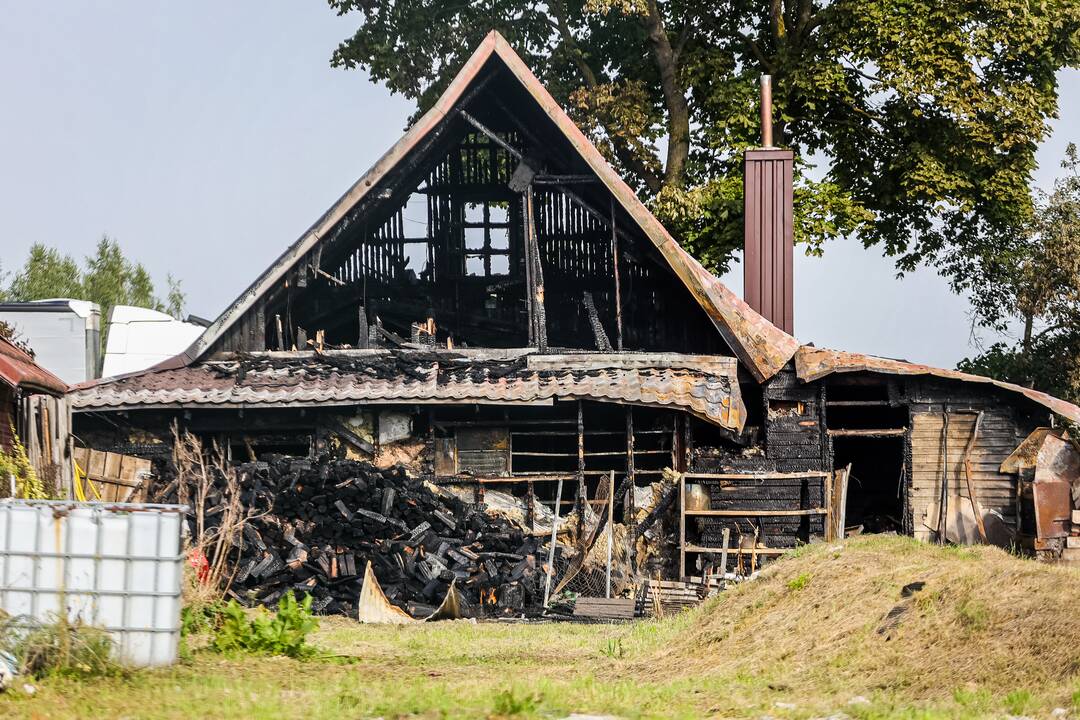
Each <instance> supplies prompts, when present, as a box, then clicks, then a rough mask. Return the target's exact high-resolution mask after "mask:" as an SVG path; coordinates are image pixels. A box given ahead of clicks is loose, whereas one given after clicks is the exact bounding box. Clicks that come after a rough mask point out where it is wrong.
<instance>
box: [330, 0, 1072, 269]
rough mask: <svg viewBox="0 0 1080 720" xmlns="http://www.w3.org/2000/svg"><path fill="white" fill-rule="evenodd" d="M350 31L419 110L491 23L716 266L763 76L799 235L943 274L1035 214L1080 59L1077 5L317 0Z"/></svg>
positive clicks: (727, 252) (924, 0)
mask: <svg viewBox="0 0 1080 720" xmlns="http://www.w3.org/2000/svg"><path fill="white" fill-rule="evenodd" d="M328 1H329V4H330V6H331V8H332V9H334V10H335V11H336V12H337V13H338V14H342V15H344V14H347V13H353V12H354V13H356V14H357V16H358V18H359V22H360V26H359V29H358V30H357V31H356V33H355V34H354V35H353V36H352V37H350V38H348V39H346V40H345V41H344V42H342V43H341V44H340V46H339V47H338V48H337V50H336V52H335V53H334V55H333V59H332V63H333V64H334V65H335V66H343V67H348V68H352V67H361V68H364V69H366V70H368V71H369V73H370V75H371V77H372V79H373V80H375V81H382V82H385V83H386V84H387V86H388V87H389V88H390V90H391V91H393V92H399V93H403V94H404V95H406V96H408V97H410V98H413V99H415V100H416V101H417V103H418V105H419V107H420V109H421V110H424V109H427V108H428V107H430V106H431V105H432V103H433V102H434V100H435V98H436V97H437V96H438V93H439V92H441V91H442V90H443V89H444V88H445V87H446V84H447V83H448V81H449V79H450V77H451V74H452V72H453V71H454V70H456V69H457V68H459V67H460V66H461V65H462V63H463V62H464V60H465V58H466V57H467V54H468V53H469V52H470V51H471V49H472V48H474V47H475V46H476V45H477V43H478V42H479V41H480V40H481V38H482V37H483V35H484V34H485V33H486V32H487V30H488V29H490V28H495V29H497V30H499V31H500V32H501V33H502V34H503V35H505V36H506V37H507V39H508V40H509V42H510V43H511V44H512V45H513V46H514V48H515V49H517V50H518V51H519V52H520V53H521V54H522V55H523V57H524V58H525V60H526V61H527V62H528V63H529V64H530V66H531V67H533V68H534V69H535V70H536V72H537V73H538V74H539V76H540V77H541V79H542V80H543V81H544V82H545V83H546V85H547V86H548V88H549V89H550V90H551V91H552V93H553V94H554V95H555V97H556V99H557V100H559V101H560V102H561V103H563V104H564V106H567V107H569V108H570V109H571V111H572V112H573V113H574V114H575V116H576V119H577V120H578V122H579V123H580V124H581V125H582V126H583V127H584V128H585V129H586V130H587V131H588V132H590V133H591V134H592V136H593V138H594V139H595V140H596V141H597V143H598V145H599V147H600V148H601V149H602V150H603V151H604V152H605V153H606V154H607V156H608V157H609V159H610V160H611V161H612V162H613V163H615V164H616V166H618V167H619V168H620V169H621V170H622V172H623V173H624V175H625V176H626V177H627V178H628V180H629V181H630V182H631V183H632V184H633V185H635V186H636V188H637V189H638V191H639V192H641V193H643V194H644V195H645V196H646V197H647V199H648V200H649V201H650V202H651V204H652V207H653V209H654V210H655V211H656V212H657V214H658V215H659V216H660V218H661V219H662V220H664V221H665V222H666V223H667V224H668V226H669V227H670V228H671V229H672V230H673V231H674V232H675V233H676V234H677V235H678V236H679V237H680V239H681V240H682V241H683V242H684V244H686V245H687V246H688V247H689V249H691V250H692V251H693V252H695V253H696V254H697V256H698V257H699V258H701V259H702V260H703V261H704V262H705V263H706V264H707V265H708V266H710V267H711V268H712V269H714V270H723V269H724V268H725V267H726V265H727V263H728V262H729V260H730V259H731V257H732V256H733V254H734V253H735V252H736V251H737V250H738V249H739V248H740V247H741V244H742V235H741V222H740V221H741V214H742V202H741V192H742V190H741V181H740V165H739V152H740V151H741V150H742V149H743V148H746V147H748V146H752V145H754V144H756V143H757V142H758V137H757V136H758V121H757V111H756V107H757V102H756V97H757V76H758V75H759V74H760V73H769V74H772V75H773V76H774V86H775V91H774V98H775V110H774V113H775V119H776V137H777V140H778V144H782V145H784V146H787V147H790V148H792V149H794V150H795V151H796V154H797V155H798V156H799V157H800V158H804V159H807V158H820V159H821V162H823V163H825V164H826V165H827V167H826V168H825V169H826V172H825V174H824V178H823V179H821V180H819V181H814V180H811V179H810V178H809V177H808V174H807V173H806V172H805V170H806V168H805V166H803V167H800V172H799V179H798V181H797V182H798V197H797V203H798V204H797V210H796V212H797V214H798V217H797V222H796V229H797V241H799V242H802V243H805V244H806V247H807V248H808V250H809V251H811V252H820V249H821V243H822V242H823V241H824V240H826V239H827V238H829V237H833V236H835V235H840V234H851V233H854V232H857V233H858V236H859V238H860V239H861V240H862V242H863V243H864V244H865V245H867V246H871V245H880V246H881V247H882V249H883V251H884V252H885V253H887V254H889V255H892V256H895V258H896V262H897V264H898V267H899V268H900V269H901V270H906V269H911V268H914V267H916V266H917V265H919V264H920V263H934V264H938V265H940V267H941V268H942V270H943V271H945V272H951V271H952V270H955V269H956V263H957V262H958V260H957V258H958V257H959V258H962V257H969V256H972V255H986V256H990V255H993V253H994V251H995V249H996V246H997V242H998V237H999V235H1000V232H1001V229H1002V228H1003V227H1007V226H1008V225H1009V224H1011V223H1013V222H1014V221H1015V219H1016V218H1018V217H1019V218H1026V217H1028V216H1029V215H1030V212H1031V204H1030V197H1029V193H1028V180H1029V176H1030V173H1031V171H1032V169H1033V167H1034V152H1035V147H1036V145H1037V144H1038V142H1039V141H1040V140H1041V139H1042V138H1043V137H1044V135H1045V134H1046V132H1047V119H1048V118H1051V117H1053V116H1054V115H1055V113H1056V110H1057V85H1056V79H1055V73H1056V72H1057V70H1058V69H1059V68H1061V67H1064V66H1073V65H1075V64H1076V63H1077V58H1078V55H1080V42H1078V37H1080V35H1078V32H1080V31H1078V28H1080V4H1078V3H1076V2H1075V0H1046V2H1042V3H1032V2H1030V1H1029V0H997V1H996V2H993V3H987V2H980V1H978V0H899V1H898V0H817V1H815V0H771V1H770V2H754V1H752V0H711V1H709V2H703V1H700V0H697V1H694V0H680V1H678V2H675V1H671V2H660V0H551V2H546V3H531V2H518V1H516V0H488V1H487V2H484V3H458V2H440V1H439V0H428V1H422V0H395V1H394V2H389V1H388V0H383V1H381V2H373V1H371V0H328Z"/></svg>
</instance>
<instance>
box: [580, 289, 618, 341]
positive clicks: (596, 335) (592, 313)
mask: <svg viewBox="0 0 1080 720" xmlns="http://www.w3.org/2000/svg"><path fill="white" fill-rule="evenodd" d="M582 302H583V303H584V305H585V312H586V314H588V316H589V327H591V328H592V333H593V339H594V340H595V341H596V349H597V350H599V351H600V352H611V351H612V347H611V341H610V340H608V336H607V333H606V332H605V331H604V326H603V325H602V324H601V323H600V316H599V314H598V313H597V312H596V302H595V301H593V296H592V293H591V292H586V293H584V294H583V296H582Z"/></svg>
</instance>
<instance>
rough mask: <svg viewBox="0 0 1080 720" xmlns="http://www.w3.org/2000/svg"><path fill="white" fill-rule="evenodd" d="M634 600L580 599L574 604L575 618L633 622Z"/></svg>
mask: <svg viewBox="0 0 1080 720" xmlns="http://www.w3.org/2000/svg"><path fill="white" fill-rule="evenodd" d="M635 604H636V603H635V602H634V599H633V598H593V597H579V598H578V599H577V602H575V603H574V617H576V618H590V619H594V620H633V619H634V605H635Z"/></svg>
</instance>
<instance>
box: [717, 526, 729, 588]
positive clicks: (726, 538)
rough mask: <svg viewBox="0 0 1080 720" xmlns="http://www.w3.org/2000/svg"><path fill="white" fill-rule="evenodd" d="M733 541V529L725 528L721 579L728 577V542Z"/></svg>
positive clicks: (721, 553) (721, 555)
mask: <svg viewBox="0 0 1080 720" xmlns="http://www.w3.org/2000/svg"><path fill="white" fill-rule="evenodd" d="M730 539H731V528H724V537H723V541H724V547H723V549H722V550H721V551H720V578H721V579H723V578H725V577H727V549H728V541H729V540H730Z"/></svg>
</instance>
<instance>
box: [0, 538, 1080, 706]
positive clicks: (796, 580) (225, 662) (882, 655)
mask: <svg viewBox="0 0 1080 720" xmlns="http://www.w3.org/2000/svg"><path fill="white" fill-rule="evenodd" d="M837 547H838V546H834V547H833V548H831V549H830V548H823V547H820V548H819V547H816V548H811V549H809V550H807V551H804V552H800V553H798V554H797V556H796V557H793V558H791V559H787V560H784V561H783V562H781V563H778V564H777V565H776V568H775V570H774V571H773V572H770V573H768V575H767V577H765V578H763V579H761V580H760V581H757V582H755V583H748V584H746V585H744V586H742V587H740V588H739V589H738V590H736V591H733V592H729V593H727V594H725V596H724V597H722V598H720V599H719V600H717V601H713V602H712V603H710V604H709V605H707V606H705V607H703V608H701V609H699V610H697V611H694V612H691V613H686V614H683V615H681V616H678V617H675V618H668V619H665V620H663V621H659V622H651V621H650V622H638V623H634V624H632V625H576V624H568V623H545V624H512V623H479V624H474V623H471V622H467V621H455V622H446V623H433V624H430V625H415V626H408V627H386V626H380V627H375V626H361V625H359V624H357V623H355V622H352V621H350V620H348V619H345V618H325V619H323V621H322V627H321V629H320V630H319V631H318V633H317V634H316V635H315V636H314V637H313V642H314V643H315V644H316V645H318V646H319V647H320V648H322V649H323V650H325V651H326V653H327V654H331V655H334V656H335V657H324V658H320V659H314V660H307V661H295V660H289V659H286V658H280V657H252V656H241V657H234V658H227V657H222V656H221V655H218V654H216V653H214V652H211V651H209V650H205V649H203V650H194V651H192V652H190V653H189V657H188V658H187V659H186V660H185V661H184V662H182V663H181V664H179V665H178V666H176V667H174V668H171V669H167V670H158V671H141V672H133V673H130V674H128V675H126V676H123V677H106V678H93V679H86V680H70V679H61V678H47V679H43V680H40V681H34V684H35V685H36V686H37V692H36V694H34V695H33V696H28V695H26V694H24V693H22V692H19V691H16V692H9V693H7V694H6V695H0V717H3V718H8V717H11V718H24V717H25V718H64V717H80V718H83V717H85V718H94V717H102V718H104V717H108V718H185V720H189V719H191V718H201V717H207V718H324V717H334V718H337V717H341V718H375V717H382V718H397V717H423V718H443V717H448V718H459V717H460V718H487V717H523V718H529V717H545V718H561V717H564V716H566V715H568V714H570V713H573V712H577V713H588V714H612V715H617V716H621V717H627V718H637V717H676V718H694V717H747V718H760V717H762V716H765V715H768V716H771V717H773V718H776V719H777V720H809V719H811V718H823V717H828V716H832V715H835V714H836V713H841V712H842V713H844V714H845V715H846V716H848V717H850V718H852V719H853V720H876V719H877V718H937V717H943V718H974V717H998V718H1000V717H1004V716H1006V715H1024V716H1030V717H1050V716H1051V714H1052V712H1053V711H1054V709H1055V708H1059V707H1060V708H1064V709H1065V710H1066V711H1067V713H1068V715H1069V716H1070V717H1072V716H1075V715H1076V714H1077V713H1080V708H1076V707H1074V706H1073V704H1074V703H1080V694H1077V693H1076V691H1077V689H1078V688H1080V685H1077V680H1076V672H1077V671H1078V669H1080V651H1070V650H1069V648H1080V637H1075V636H1072V637H1069V636H1066V637H1064V638H1060V639H1058V638H1053V639H1049V640H1040V639H1038V638H1035V637H1027V636H1026V634H1027V633H1026V629H1025V627H1024V622H1027V620H1026V617H1027V616H1030V615H1031V614H1032V612H1031V610H1030V608H1029V607H1025V606H1024V604H1023V603H1019V608H1018V609H1017V604H1018V600H1017V598H1016V597H1013V596H1011V595H1010V594H1008V593H1005V594H1002V595H1001V602H1002V603H1003V604H1002V606H1001V607H998V605H997V604H996V601H995V600H994V597H995V596H994V593H993V592H990V591H989V590H990V589H989V588H988V589H987V592H986V593H980V594H978V596H979V597H984V598H985V599H984V600H982V601H980V602H982V603H983V604H982V605H974V604H973V601H972V600H971V593H973V592H977V591H979V589H980V582H982V581H981V580H980V577H981V575H980V573H986V574H989V575H990V576H998V575H1000V574H1001V573H1006V575H1007V574H1008V573H1009V572H1013V573H1020V575H1022V576H1023V577H1024V578H1029V579H1030V578H1034V580H1031V581H1032V582H1045V583H1048V584H1050V583H1052V584H1053V586H1054V590H1053V593H1052V595H1053V597H1047V598H1046V601H1047V602H1050V601H1053V600H1058V599H1060V598H1061V597H1062V596H1063V595H1062V594H1063V593H1064V594H1068V593H1071V592H1072V591H1073V590H1075V589H1076V587H1077V586H1080V573H1077V572H1076V571H1071V570H1068V571H1067V570H1064V569H1060V568H1046V567H1044V566H1039V565H1036V564H1035V563H1032V562H1029V561H1022V560H1017V559H1015V558H1010V557H1008V556H1006V555H1005V554H1004V553H1000V552H999V551H992V550H989V549H980V550H976V551H971V552H968V551H955V550H954V551H949V550H942V549H939V548H930V547H926V546H917V545H916V544H914V543H913V542H912V541H907V540H903V539H891V540H863V541H855V542H850V543H848V544H847V545H845V546H844V548H843V549H842V550H838V549H837ZM875 568H878V569H877V570H875ZM969 571H970V572H971V573H974V574H973V575H969V574H968V573H969ZM830 573H834V574H838V575H841V576H843V577H850V578H851V582H852V583H854V585H855V586H856V588H855V589H852V588H848V589H847V591H846V592H845V589H844V588H842V587H833V586H834V585H835V581H834V580H831V579H828V578H829V576H830ZM867 573H869V574H867ZM912 578H914V579H919V578H925V579H926V581H927V588H928V590H931V591H932V592H930V593H928V594H926V595H925V596H924V597H925V598H926V600H921V601H919V602H917V603H915V604H913V605H912V609H911V610H910V612H908V613H907V614H906V615H905V616H904V619H902V620H901V622H900V623H899V624H898V625H897V626H896V627H895V628H894V629H893V630H892V631H891V632H892V635H890V639H888V640H886V639H885V638H884V637H883V636H882V635H881V633H879V632H878V631H877V629H878V626H879V625H880V623H881V621H882V617H883V615H884V612H883V610H882V608H884V609H885V611H887V610H888V608H889V606H891V605H893V604H894V603H895V602H896V598H897V597H899V596H898V591H899V588H900V587H901V586H902V585H903V584H904V582H906V581H908V580H910V579H912ZM1018 578H1019V576H1018V577H1014V578H1010V580H1011V581H1017V582H1020V581H1021V580H1022V578H1020V579H1018ZM924 592H925V591H924ZM845 595H846V596H847V598H848V600H847V601H846V602H847V604H848V606H847V607H846V608H844V607H843V605H844V603H845V600H844V597H845ZM879 596H880V598H881V601H880V602H879V603H877V604H875V603H874V602H872V601H871V600H870V599H868V598H876V597H879ZM1074 597H1075V596H1074ZM1037 600H1038V599H1037V598H1036V599H1035V600H1034V601H1033V602H1034V604H1035V606H1037V605H1038V602H1037ZM1006 605H1007V606H1008V607H1006ZM837 607H840V608H841V610H844V611H845V613H846V614H845V617H853V618H854V620H846V621H844V622H834V623H833V624H834V625H835V626H836V627H834V628H831V629H830V627H828V621H825V622H824V625H823V621H822V619H821V618H822V617H826V618H828V617H834V618H836V617H837V616H836V615H835V613H836V612H837ZM1060 612H1061V613H1066V614H1068V613H1071V609H1069V608H1061V611H1060ZM823 614H824V615H823ZM1059 617H1060V614H1059V613H1058V612H1057V611H1055V613H1054V614H1053V616H1052V617H1046V618H1041V619H1036V620H1037V622H1036V623H1035V625H1032V627H1036V628H1039V629H1041V628H1042V626H1043V625H1044V624H1047V623H1049V624H1051V625H1048V626H1056V623H1058V622H1059ZM762 623H767V626H766V625H762ZM1071 628H1072V626H1071V625H1070V626H1067V627H1063V628H1060V631H1061V632H1064V633H1072V632H1073V630H1072V629H1071ZM1007 633H1018V634H1019V635H1020V637H1018V638H1016V639H1015V640H1014V641H1013V642H1012V643H1011V644H1010V643H1005V644H1001V636H1002V635H1003V634H1007ZM935 638H936V640H935ZM994 642H996V643H998V644H997V645H994V644H993V643H994ZM1040 643H1042V644H1040ZM1045 643H1050V644H1049V645H1046V644H1045ZM193 644H196V643H193ZM972 645H974V646H975V647H974V650H972V647H971V646H972ZM1059 647H1060V648H1064V649H1063V650H1062V651H1061V652H1062V653H1064V654H1061V655H1058V654H1055V653H1056V650H1055V649H1056V648H1059ZM980 649H981V650H980ZM1026 652H1031V653H1037V655H1036V656H1035V657H1042V658H1043V663H1044V664H1045V665H1053V668H1054V670H1053V671H1049V672H1048V671H1047V669H1046V667H1042V668H1031V669H1030V673H1028V672H1026V670H1025V667H1024V666H1023V664H1024V663H1029V662H1031V660H1032V657H1033V656H1031V655H1028V654H1025V653H1026ZM1070 652H1072V655H1071V656H1070V654H1069V653H1070ZM969 657H974V658H982V660H981V663H982V666H984V667H983V669H982V670H980V669H979V667H978V666H977V665H975V664H971V663H970V662H969V660H968V658H969ZM1010 658H1013V659H1015V660H1016V663H1015V664H1016V665H1017V667H1016V668H1015V669H1010V668H1011V666H1010V665H1009V663H1008V660H1009V659H1010ZM1059 714H1060V711H1059Z"/></svg>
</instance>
